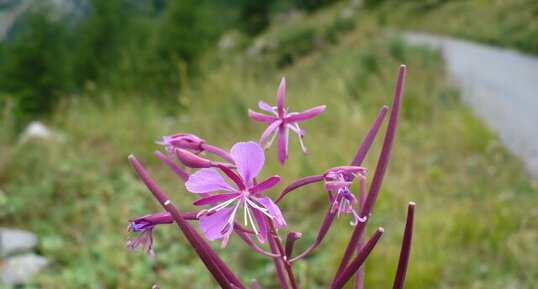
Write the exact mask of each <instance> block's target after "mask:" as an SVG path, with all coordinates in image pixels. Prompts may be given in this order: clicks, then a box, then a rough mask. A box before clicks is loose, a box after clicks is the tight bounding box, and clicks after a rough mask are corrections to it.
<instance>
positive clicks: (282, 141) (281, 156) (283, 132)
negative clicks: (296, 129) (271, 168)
mask: <svg viewBox="0 0 538 289" xmlns="http://www.w3.org/2000/svg"><path fill="white" fill-rule="evenodd" d="M288 137H289V131H288V128H287V127H283V126H281V127H279V128H278V143H277V155H278V160H279V161H280V163H281V164H282V165H283V164H285V163H286V159H287V158H288Z"/></svg>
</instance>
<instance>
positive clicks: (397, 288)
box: [392, 202, 415, 289]
mask: <svg viewBox="0 0 538 289" xmlns="http://www.w3.org/2000/svg"><path fill="white" fill-rule="evenodd" d="M414 220H415V203H414V202H409V205H408V207H407V220H406V222H405V229H404V235H403V240H402V249H401V250H400V259H399V260H398V269H397V270H396V276H395V277H394V285H393V286H392V288H393V289H403V287H404V283H405V275H406V273H407V265H408V264H409V254H410V253H411V242H412V240H413V223H414Z"/></svg>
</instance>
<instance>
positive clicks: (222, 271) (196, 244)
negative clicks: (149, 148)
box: [129, 155, 245, 289]
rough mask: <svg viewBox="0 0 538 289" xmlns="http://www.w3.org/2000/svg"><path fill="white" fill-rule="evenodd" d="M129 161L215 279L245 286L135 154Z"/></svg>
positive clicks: (227, 284)
mask: <svg viewBox="0 0 538 289" xmlns="http://www.w3.org/2000/svg"><path fill="white" fill-rule="evenodd" d="M129 161H130V163H131V165H132V166H133V167H134V169H135V171H136V172H137V173H138V175H139V176H140V178H141V179H142V181H143V182H144V183H145V184H146V186H147V187H148V189H149V190H150V191H151V193H152V194H153V196H154V197H155V199H157V201H158V202H159V203H160V204H161V206H162V207H163V208H164V209H165V210H167V211H168V212H170V214H171V215H172V217H173V218H174V221H175V222H176V223H177V225H178V227H179V228H180V230H181V231H182V232H183V234H184V235H185V237H186V239H187V241H188V242H189V244H190V245H191V246H192V248H193V249H194V251H195V252H196V254H197V255H198V257H199V258H200V259H201V260H202V262H203V263H204V265H205V266H206V267H207V269H208V270H209V272H210V273H211V274H212V275H213V277H214V278H215V281H217V283H219V285H220V286H221V287H222V288H224V289H233V288H234V287H239V288H245V286H244V285H243V284H241V282H240V281H239V279H237V277H236V276H235V275H234V274H233V273H232V272H231V270H230V269H229V268H228V266H226V264H225V263H224V262H223V261H222V260H221V259H220V258H219V256H218V255H217V254H216V253H215V251H213V249H212V248H211V247H210V246H209V245H207V243H206V242H205V241H204V240H203V239H202V238H201V237H200V235H198V233H196V231H195V230H194V228H193V227H192V226H191V225H190V224H189V223H188V222H187V221H185V219H183V218H182V217H181V213H180V211H179V210H178V208H177V207H176V206H175V205H174V204H172V202H171V201H170V199H169V198H168V197H167V196H166V194H165V193H164V192H163V191H161V189H159V187H158V186H157V184H156V183H155V182H154V181H153V179H152V178H151V177H150V176H149V174H148V172H147V171H146V170H145V169H144V168H143V167H142V165H141V164H140V162H138V160H137V159H136V158H135V156H133V155H130V156H129Z"/></svg>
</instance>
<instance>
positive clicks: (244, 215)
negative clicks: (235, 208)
mask: <svg viewBox="0 0 538 289" xmlns="http://www.w3.org/2000/svg"><path fill="white" fill-rule="evenodd" d="M242 201H243V200H242ZM243 209H244V210H243V219H244V221H245V227H247V226H248V219H247V204H246V203H245V202H243Z"/></svg>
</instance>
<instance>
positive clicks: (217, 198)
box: [192, 193, 239, 206]
mask: <svg viewBox="0 0 538 289" xmlns="http://www.w3.org/2000/svg"><path fill="white" fill-rule="evenodd" d="M237 196H239V194H238V193H229V194H218V195H213V196H208V197H205V198H201V199H199V200H196V201H194V202H193V203H192V204H193V205H195V206H203V205H210V204H214V203H220V202H224V201H227V200H230V199H233V198H235V197H237Z"/></svg>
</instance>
